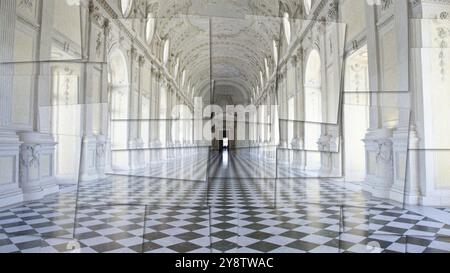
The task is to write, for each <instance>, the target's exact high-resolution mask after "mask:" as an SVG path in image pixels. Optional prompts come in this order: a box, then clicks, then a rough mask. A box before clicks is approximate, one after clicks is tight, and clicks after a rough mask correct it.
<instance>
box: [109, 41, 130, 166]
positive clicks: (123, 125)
mask: <svg viewBox="0 0 450 273" xmlns="http://www.w3.org/2000/svg"><path fill="white" fill-rule="evenodd" d="M108 81H109V82H108V83H109V110H110V117H111V121H110V126H109V136H110V139H111V149H112V150H114V149H120V148H122V149H123V148H125V147H127V145H128V125H127V124H128V123H127V122H121V121H120V120H124V119H127V118H128V110H129V109H128V108H129V107H128V101H129V79H128V68H127V61H126V59H125V55H124V54H123V53H122V51H121V50H119V49H117V48H115V49H113V50H112V51H111V54H110V55H109V56H108ZM125 158H127V157H124V156H123V155H120V154H114V153H113V152H112V154H111V165H112V167H113V169H121V168H126V167H127V163H128V162H127V161H126V159H125Z"/></svg>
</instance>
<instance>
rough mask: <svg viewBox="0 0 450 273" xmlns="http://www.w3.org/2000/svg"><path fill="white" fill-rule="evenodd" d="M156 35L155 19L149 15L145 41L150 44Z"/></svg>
mask: <svg viewBox="0 0 450 273" xmlns="http://www.w3.org/2000/svg"><path fill="white" fill-rule="evenodd" d="M154 34H155V18H154V17H153V14H151V13H149V14H148V16H147V24H146V26H145V40H146V41H147V43H148V44H150V43H151V42H152V40H153V36H154Z"/></svg>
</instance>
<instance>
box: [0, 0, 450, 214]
mask: <svg viewBox="0 0 450 273" xmlns="http://www.w3.org/2000/svg"><path fill="white" fill-rule="evenodd" d="M372 2H374V4H370V3H372ZM449 13H450V4H449V3H448V1H438V0H395V1H393V0H382V1H354V0H310V1H303V0H301V1H300V0H279V1H275V0H245V1H244V0H241V1H226V0H219V1H207V0H161V1H159V0H111V1H104V0H74V1H61V0H28V1H24V0H15V1H14V0H12V1H0V33H1V34H0V73H1V78H0V104H1V107H0V208H7V207H11V206H16V205H20V204H21V203H23V202H30V201H36V200H41V199H43V198H45V197H46V196H48V195H52V194H57V193H59V192H61V191H63V190H64V189H65V188H67V187H71V186H73V185H77V184H78V183H81V182H83V183H84V182H98V181H103V180H105V179H108V178H109V177H112V176H114V175H133V174H136V173H145V171H143V170H146V169H148V168H151V167H152V166H156V165H155V164H158V163H160V162H163V161H177V159H180V164H185V162H186V164H188V163H187V162H188V160H189V158H194V157H195V156H199V155H201V154H202V153H203V152H202V151H201V149H202V147H210V153H214V152H217V151H220V150H222V148H223V147H224V138H226V142H227V145H225V146H228V147H227V148H228V149H229V150H230V151H233V150H236V151H242V150H243V149H244V148H246V149H247V148H248V150H249V154H250V155H249V158H250V160H252V159H251V158H252V157H260V156H263V157H266V159H268V160H269V161H270V160H276V164H277V166H276V170H277V171H276V173H277V178H280V177H281V178H283V177H282V176H283V175H285V177H284V178H298V177H301V178H320V179H329V180H333V181H340V182H346V183H349V184H350V185H358V186H360V187H361V189H362V191H363V192H364V193H366V194H369V195H370V196H372V197H373V198H379V199H381V200H387V201H390V202H396V203H401V204H404V205H414V206H423V207H447V206H450V137H449V135H450V123H449V122H448V119H449V117H450V108H449V107H448V102H449V101H450V93H449V92H448V91H449V89H450V62H449V61H448V60H449V58H448V57H449V56H450V49H449V48H450V18H449ZM198 98H200V99H198ZM200 103H201V104H202V105H203V106H204V107H206V106H207V105H211V104H214V105H218V106H221V107H225V106H227V105H231V106H237V105H242V106H244V107H247V106H250V105H252V106H254V107H255V109H256V115H255V119H254V120H253V121H250V122H245V124H239V123H231V125H230V124H229V123H227V125H218V124H217V123H216V124H213V125H211V126H209V127H207V129H206V131H208V133H211V132H212V133H213V135H214V136H215V137H214V138H213V139H212V140H211V139H209V140H208V139H207V140H205V139H202V140H199V139H198V138H196V136H198V134H202V133H204V132H203V131H202V128H200V129H199V128H198V127H196V126H195V124H196V122H197V121H198V120H197V118H199V119H200V120H202V119H206V118H210V117H211V116H214V115H211V113H207V114H205V116H200V117H197V116H195V117H194V110H195V109H196V106H197V105H199V104H200ZM177 105H184V106H185V108H184V110H183V111H179V112H178V113H177V116H176V117H175V116H173V109H174V108H175V106H177ZM272 105H275V106H276V107H271V106H272ZM210 110H211V109H210ZM212 112H214V110H213V111H212ZM230 119H231V120H234V113H231V114H228V115H227V114H225V116H224V117H223V120H225V121H227V120H230ZM241 125H242V128H244V131H245V132H246V133H245V137H244V138H243V139H242V138H241V139H237V135H235V132H236V128H237V127H238V126H241ZM198 130H200V132H198ZM271 147H275V149H276V151H275V152H274V151H272V150H270V148H271ZM264 149H267V151H266V150H264ZM207 160H210V161H212V159H211V157H210V158H207ZM227 160H228V157H227ZM230 160H232V159H230ZM255 160H257V159H255ZM209 163H211V162H209ZM211 164H212V163H211ZM158 166H159V165H158ZM182 166H184V165H182ZM260 167H261V166H260ZM261 168H263V167H261ZM279 168H286V169H288V171H287V172H286V173H284V172H281V171H280V172H279V171H278V170H279ZM283 170H284V169H283ZM162 172H163V173H164V172H165V174H163V175H162V177H159V178H174V177H168V175H167V170H165V169H162ZM196 172H198V170H196V171H192V170H191V173H184V174H181V175H179V176H177V177H175V178H177V179H181V180H184V179H185V180H192V179H191V178H192V177H194V176H196V175H197V174H198V173H196ZM297 173H301V174H302V175H304V176H298V174H297ZM208 175H209V174H208V173H206V176H208ZM330 183H331V182H330Z"/></svg>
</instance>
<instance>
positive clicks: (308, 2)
mask: <svg viewBox="0 0 450 273" xmlns="http://www.w3.org/2000/svg"><path fill="white" fill-rule="evenodd" d="M303 5H304V6H305V13H306V14H307V15H309V13H311V8H312V3H311V0H303Z"/></svg>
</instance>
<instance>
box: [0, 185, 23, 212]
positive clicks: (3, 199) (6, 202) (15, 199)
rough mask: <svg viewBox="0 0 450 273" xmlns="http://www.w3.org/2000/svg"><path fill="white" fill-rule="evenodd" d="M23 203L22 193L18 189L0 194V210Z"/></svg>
mask: <svg viewBox="0 0 450 273" xmlns="http://www.w3.org/2000/svg"><path fill="white" fill-rule="evenodd" d="M23 201H24V199H23V193H22V191H21V190H20V189H14V190H11V191H5V192H2V193H1V194H0V208H4V207H7V206H11V205H14V204H19V203H22V202H23Z"/></svg>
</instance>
